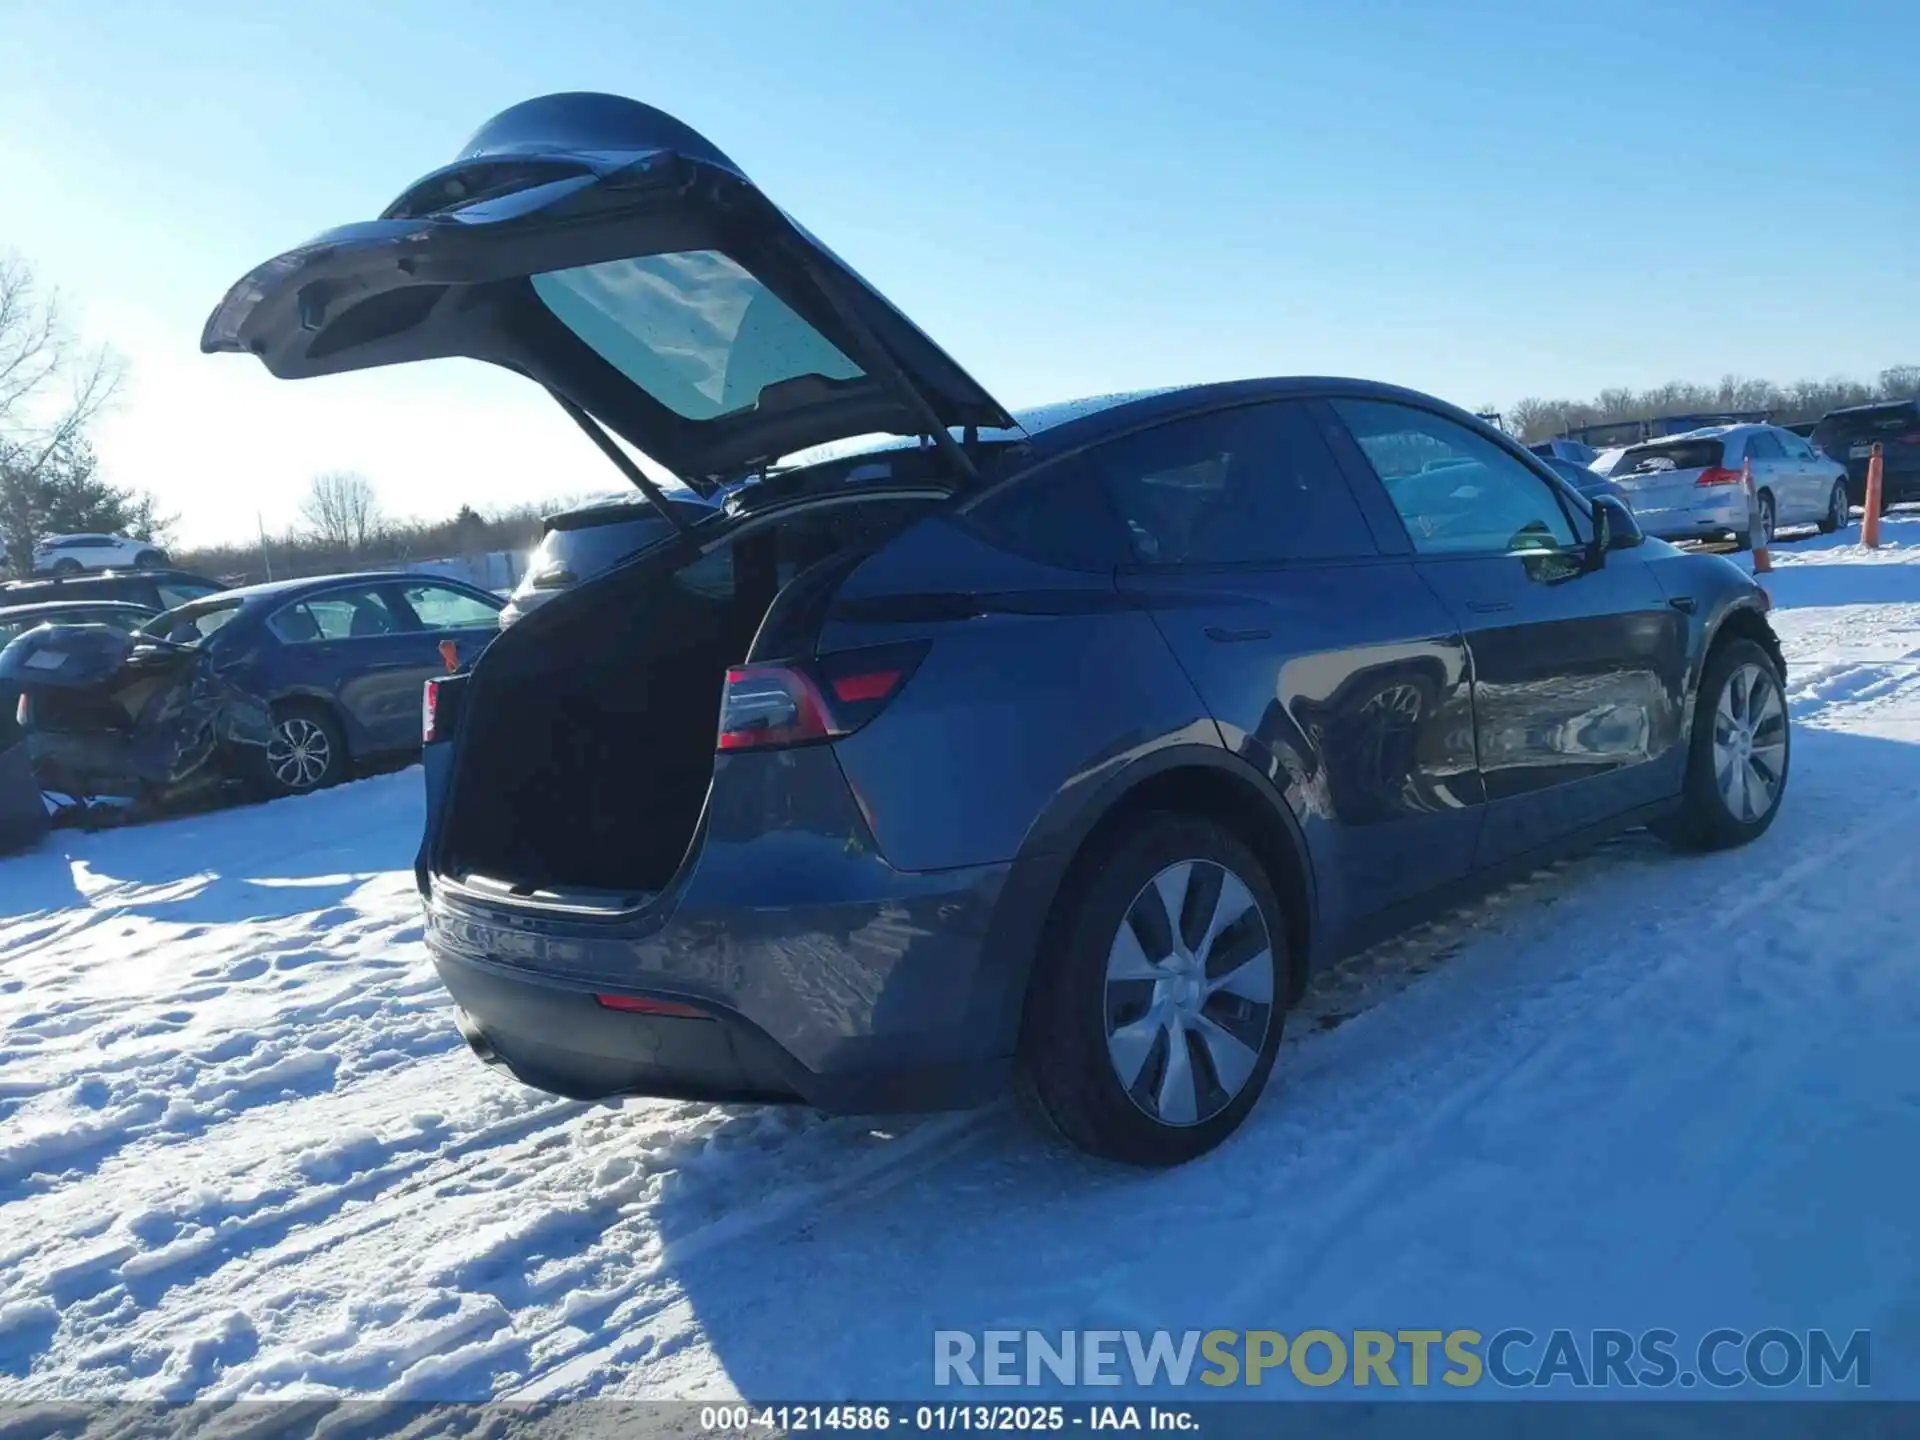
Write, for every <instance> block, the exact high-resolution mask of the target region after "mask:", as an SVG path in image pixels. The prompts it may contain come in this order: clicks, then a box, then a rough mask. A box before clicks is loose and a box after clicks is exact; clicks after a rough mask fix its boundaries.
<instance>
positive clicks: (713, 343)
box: [532, 250, 864, 421]
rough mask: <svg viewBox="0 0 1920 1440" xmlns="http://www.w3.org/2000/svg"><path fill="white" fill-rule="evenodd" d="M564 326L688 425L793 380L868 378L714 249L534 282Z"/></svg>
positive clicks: (746, 405)
mask: <svg viewBox="0 0 1920 1440" xmlns="http://www.w3.org/2000/svg"><path fill="white" fill-rule="evenodd" d="M532 284H533V291H534V294H536V295H538V296H539V297H540V300H541V302H542V303H543V304H545V305H546V307H547V309H549V310H551V311H552V312H553V313H554V315H555V316H556V317H557V318H558V319H559V321H560V323H561V324H563V325H565V326H566V327H567V328H568V329H569V330H571V331H573V333H574V334H575V335H577V336H579V337H580V339H582V340H583V341H585V342H586V344H587V345H588V346H589V347H590V348H591V349H592V350H593V351H594V353H596V354H597V355H599V356H600V358H601V359H603V360H605V361H606V362H607V363H608V364H609V365H611V366H613V367H614V368H615V369H616V370H618V371H619V372H620V373H621V374H622V375H624V376H626V377H627V379H629V380H631V381H632V382H633V383H634V384H635V385H638V386H639V387H640V388H641V389H642V390H644V391H646V392H647V394H649V395H651V396H652V397H653V398H654V399H655V400H657V401H659V402H660V404H662V405H664V406H666V407H667V409H669V410H671V411H672V412H673V413H674V414H676V415H678V416H680V417H681V418H683V419H686V420H695V421H705V420H717V419H719V418H720V417H721V416H723V415H732V414H734V413H736V412H738V411H741V410H750V409H752V408H753V407H754V406H755V405H757V404H759V403H760V400H761V397H762V395H764V394H765V393H766V392H767V391H768V390H771V389H774V388H776V387H779V386H782V385H786V384H789V383H790V382H793V381H799V380H810V381H815V382H826V384H827V385H828V386H831V384H832V383H833V382H835V381H840V382H845V381H849V380H859V379H862V378H864V376H863V372H862V371H861V369H860V367H859V366H858V365H855V364H854V363H853V361H851V360H849V359H848V358H847V357H846V356H845V355H843V354H841V353H840V351H839V349H838V348H837V347H835V346H834V344H833V343H832V342H831V341H829V340H828V339H827V338H826V337H825V336H824V335H822V334H821V333H820V332H819V331H818V330H815V329H814V328H813V326H811V325H809V324H808V323H807V322H806V321H805V320H803V319H801V318H800V316H799V314H798V313H797V312H795V311H794V310H793V309H792V308H791V307H790V306H788V305H787V304H786V302H785V301H783V300H781V299H780V297H779V296H777V295H775V294H774V293H773V292H772V291H771V290H769V289H767V288H766V286H764V285H762V284H761V283H760V282H759V281H758V280H756V279H755V278H754V277H753V275H752V274H751V273H750V272H749V271H747V270H746V269H744V268H742V267H741V266H740V265H738V264H736V263H735V262H734V261H733V260H731V259H729V258H728V257H727V256H725V255H722V254H721V253H720V252H719V251H717V250H685V251H676V252H674V253H671V254H666V255H641V256H636V257H635V258H633V259H631V260H611V261H608V262H606V263H604V264H599V265H584V266H581V267H579V268H577V269H573V270H554V271H549V272H547V273H546V274H542V275H535V276H534V277H533V281H532Z"/></svg>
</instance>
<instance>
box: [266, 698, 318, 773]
mask: <svg viewBox="0 0 1920 1440" xmlns="http://www.w3.org/2000/svg"><path fill="white" fill-rule="evenodd" d="M332 763H333V743H332V742H331V741H330V740H328V739H327V732H326V731H325V730H323V729H321V728H320V727H319V726H318V725H316V724H314V722H313V721H311V720H309V719H307V718H306V717H305V716H302V715H292V716H289V717H288V718H287V719H285V720H282V721H281V722H280V723H279V724H278V725H276V726H274V729H273V740H272V742H271V743H270V744H269V745H268V746H267V766H268V768H269V769H271V770H272V771H273V778H274V779H276V780H278V781H279V782H280V783H281V784H282V785H284V786H285V787H286V788H287V789H289V790H311V789H312V788H313V787H314V786H316V785H318V784H319V783H320V781H321V780H322V778H324V777H325V775H326V773H327V769H328V767H329V766H330V765H331V764H332Z"/></svg>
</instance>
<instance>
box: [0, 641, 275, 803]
mask: <svg viewBox="0 0 1920 1440" xmlns="http://www.w3.org/2000/svg"><path fill="white" fill-rule="evenodd" d="M161 618H164V617H161ZM0 686H4V687H5V688H6V689H7V690H9V691H12V692H14V693H16V694H17V696H18V698H17V699H16V701H15V710H14V720H15V724H16V727H17V733H18V737H19V738H18V744H19V746H20V748H21V749H22V750H23V751H24V752H25V758H26V761H27V764H28V765H29V766H30V768H31V771H32V774H33V778H34V780H35V781H36V782H37V784H38V786H39V788H40V789H41V791H42V792H43V793H44V794H45V795H46V797H47V799H48V801H49V802H50V804H51V806H52V808H53V812H54V817H55V819H56V820H67V821H77V822H81V823H91V822H95V821H99V820H103V819H104V820H111V819H138V818H142V817H144V816H146V815H151V814H158V813H163V812H166V811H169V810H173V809H178V808H181V807H184V806H188V805H191V804H194V803H197V802H201V801H204V800H207V799H211V798H214V797H215V796H217V795H218V794H219V793H221V792H223V791H235V790H240V791H245V790H258V789H261V788H264V779H265V776H266V774H267V767H266V756H267V747H268V745H269V744H270V743H271V742H272V739H273V716H272V712H271V710H270V709H269V708H268V706H267V705H266V704H265V703H264V702H263V701H261V700H260V699H259V698H258V697H257V696H255V695H253V694H251V693H249V692H248V691H247V690H245V689H244V688H242V687H240V686H238V685H236V684H234V683H232V681H231V680H229V679H227V678H226V677H224V676H223V675H222V674H221V673H220V671H219V667H218V666H217V665H216V664H215V663H214V662H213V658H212V657H211V656H210V655H209V654H208V652H207V651H206V650H205V649H204V648H203V647H202V646H201V645H200V644H199V643H197V641H196V640H193V639H171V638H166V637H163V636H161V635H158V634H155V633H153V632H152V629H151V623H150V626H149V628H147V629H142V630H138V631H133V632H129V631H128V630H126V629H123V628H120V627H118V626H115V625H109V624H79V625H71V624H69V625H59V624H56V625H41V626H39V627H37V628H35V629H32V630H28V631H27V632H26V633H24V634H22V635H20V636H18V637H17V638H15V639H14V640H13V641H11V642H10V643H9V644H8V645H7V647H6V648H5V649H4V650H0Z"/></svg>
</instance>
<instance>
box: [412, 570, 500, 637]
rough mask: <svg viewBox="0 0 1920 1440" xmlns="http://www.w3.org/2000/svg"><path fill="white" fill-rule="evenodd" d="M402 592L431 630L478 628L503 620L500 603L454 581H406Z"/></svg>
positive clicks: (419, 618) (418, 616) (422, 624)
mask: <svg viewBox="0 0 1920 1440" xmlns="http://www.w3.org/2000/svg"><path fill="white" fill-rule="evenodd" d="M400 595H401V598H402V599H404V600H405V601H406V602H407V606H408V608H409V609H411V610H412V611H413V613H414V616H415V617H416V618H417V619H418V620H419V622H420V624H421V626H422V627H423V628H425V629H428V630H477V629H479V628H481V627H482V626H498V625H499V623H500V606H499V605H497V604H494V603H492V602H490V601H487V600H482V599H481V598H480V597H479V596H477V595H469V594H468V593H467V592H466V591H464V590H457V589H455V588H454V587H453V586H451V585H435V584H432V583H431V582H428V583H424V584H419V585H404V586H402V587H401V589H400Z"/></svg>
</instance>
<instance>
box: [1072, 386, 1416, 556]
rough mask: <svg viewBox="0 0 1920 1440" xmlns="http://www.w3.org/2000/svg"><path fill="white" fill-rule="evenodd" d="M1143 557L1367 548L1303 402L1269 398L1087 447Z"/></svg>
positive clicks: (1372, 549) (1373, 550) (1345, 552)
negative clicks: (1285, 401)
mask: <svg viewBox="0 0 1920 1440" xmlns="http://www.w3.org/2000/svg"><path fill="white" fill-rule="evenodd" d="M1087 461H1088V464H1089V466H1090V467H1091V468H1092V469H1093V471H1094V472H1095V473H1096V474H1097V476H1098V478H1099V482H1100V485H1101V489H1102V490H1103V492H1104V494H1105V496H1106V499H1107V503H1108V504H1109V505H1110V506H1111V507H1112V509H1113V511H1114V513H1115V514H1116V515H1118V516H1119V518H1120V521H1121V523H1122V525H1123V526H1124V528H1125V531H1126V536H1127V540H1128V543H1129V546H1130V548H1131V550H1132V558H1133V559H1134V560H1135V561H1136V562H1138V563H1140V564H1143V565H1268V564H1279V563H1285V562H1289V561H1305V560H1339V559H1358V558H1362V557H1367V556H1372V555H1376V554H1378V553H1379V548H1378V546H1376V545H1375V543H1374V539H1373V533H1372V531H1370V530H1369V529H1368V528H1367V523H1366V520H1365V518H1364V517H1363V516H1362V514H1361V512H1360V504H1359V501H1357V500H1356V499H1355V498H1354V495H1353V491H1352V489H1351V488H1350V487H1349V486H1348V485H1347V481H1346V477H1345V476H1344V475H1342V474H1341V472H1340V470H1339V469H1338V467H1337V466H1336V465H1335V464H1334V461H1333V457H1332V455H1331V454H1330V453H1329V451H1328V450H1327V446H1326V442H1325V441H1324V440H1322V439H1321V438H1320V434H1319V431H1318V430H1317V428H1316V427H1315V426H1314V424H1313V423H1312V420H1311V418H1310V417H1309V416H1308V415H1307V413H1306V412H1305V411H1304V409H1303V408H1302V407H1300V406H1298V405H1294V404H1287V403H1274V404H1265V405H1246V406H1241V407H1238V408H1236V409H1232V410H1219V411H1213V412H1211V413H1208V414H1205V415H1196V416H1192V417H1189V418H1187V419H1184V420H1173V421H1169V422H1167V423H1166V424H1164V425H1156V426H1155V427H1153V428H1152V429H1150V430H1145V431H1142V432H1141V433H1139V434H1137V435H1129V436H1127V437H1126V438H1124V439H1121V440H1115V441H1111V442H1109V443H1107V444H1105V445H1101V446H1098V447H1096V448H1095V449H1094V450H1092V451H1090V452H1089V454H1088V457H1087Z"/></svg>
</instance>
